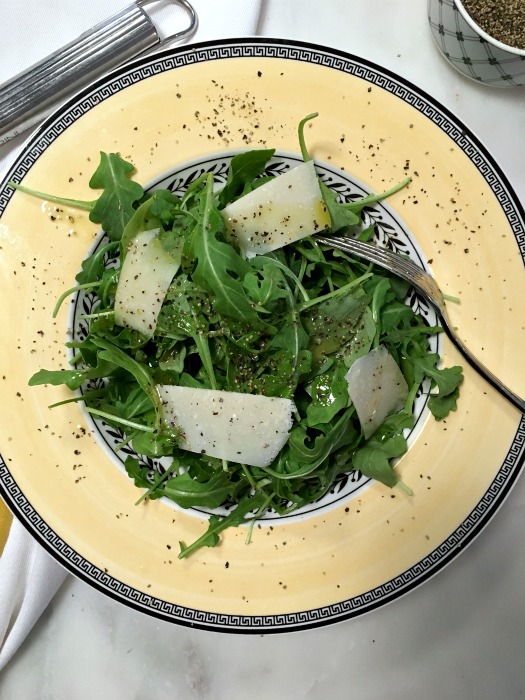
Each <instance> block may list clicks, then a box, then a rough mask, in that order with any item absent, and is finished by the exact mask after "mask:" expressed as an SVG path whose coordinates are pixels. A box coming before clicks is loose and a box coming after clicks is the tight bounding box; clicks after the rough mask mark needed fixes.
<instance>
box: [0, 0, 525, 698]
mask: <svg viewBox="0 0 525 700" xmlns="http://www.w3.org/2000/svg"><path fill="white" fill-rule="evenodd" d="M110 4H111V3H108V2H104V0H92V3H91V6H90V8H89V10H88V9H87V8H85V4H84V3H80V2H78V1H76V2H74V3H73V4H72V5H71V3H64V2H61V1H60V0H58V1H57V2H56V3H53V7H54V8H55V10H54V11H53V14H52V16H51V15H50V14H49V12H50V11H49V10H46V13H47V14H46V13H43V12H44V11H43V10H42V8H41V7H40V9H38V7H37V4H36V3H33V7H32V8H31V6H30V4H27V5H26V6H25V8H26V9H25V11H24V12H23V13H22V11H20V13H19V18H20V22H23V23H24V31H25V32H26V33H27V36H28V37H30V36H31V34H32V32H33V33H35V32H41V33H43V32H44V31H45V32H49V33H50V36H49V39H48V40H49V46H48V47H47V50H48V51H50V50H51V49H53V48H56V46H58V45H60V42H62V43H64V42H65V41H67V40H69V39H70V38H71V37H70V36H69V35H68V36H61V34H60V32H61V29H60V23H59V22H55V20H56V18H57V17H58V16H60V8H64V11H65V8H66V6H67V7H68V12H69V11H70V10H69V7H70V6H71V7H72V8H73V9H72V10H71V13H72V14H73V15H75V13H76V14H77V15H78V17H81V16H82V21H83V22H85V21H87V20H86V16H85V13H88V12H89V13H92V15H93V20H95V21H96V20H97V19H100V18H101V17H104V16H106V15H107V7H108V5H110ZM43 5H45V3H39V6H43ZM3 6H11V7H13V8H14V7H15V6H16V8H17V11H18V7H19V4H18V1H17V0H4V3H3ZM49 6H50V7H51V3H49ZM118 6H119V5H118V4H117V7H118ZM20 7H22V6H20ZM27 8H30V9H32V10H34V12H31V11H29V12H28V11H27ZM57 8H58V10H57ZM84 10H85V12H84ZM2 12H3V10H2ZM83 13H84V15H83ZM11 16H14V13H11ZM78 17H76V18H74V21H80V20H79V19H78ZM55 24H56V26H55ZM80 28H82V27H80ZM3 33H5V31H4V32H3ZM258 33H259V34H260V35H262V36H269V37H285V38H289V39H298V40H303V41H308V42H314V43H319V44H325V45H328V46H331V47H334V48H337V49H340V50H344V51H348V52H350V53H355V54H357V55H359V56H362V57H365V58H366V59H368V60H371V61H374V62H377V63H379V64H381V65H382V66H385V67H386V68H388V69H390V70H391V71H395V72H396V73H398V74H399V75H401V76H402V77H404V78H406V79H408V80H410V81H412V82H413V83H415V84H416V85H417V86H418V87H420V88H422V89H423V90H425V91H426V92H428V93H430V94H431V95H432V96H433V97H434V98H436V99H437V100H439V101H440V102H441V103H443V104H444V105H445V106H446V107H448V109H450V110H451V111H452V112H454V113H455V114H457V115H458V116H459V117H460V118H461V119H462V120H463V121H464V122H465V123H466V124H467V125H468V126H469V127H470V128H471V129H472V131H473V132H474V133H475V134H476V135H477V136H478V137H479V138H480V140H481V141H482V142H483V143H484V144H485V146H486V147H487V148H488V150H489V151H490V152H491V153H492V155H493V156H494V157H495V159H496V160H497V161H498V163H499V165H500V166H501V167H502V169H503V171H504V172H505V174H506V175H507V177H508V179H509V180H510V182H511V184H512V186H513V187H514V189H515V191H516V192H517V194H518V196H521V199H522V201H525V168H524V164H525V139H524V137H523V135H524V134H525V88H512V89H508V90H505V89H499V90H498V89H496V88H486V87H483V86H480V85H478V84H476V83H474V82H472V81H470V80H469V79H467V78H464V77H463V76H461V75H460V74H459V73H457V72H455V71H454V70H453V69H452V68H451V67H449V65H448V64H447V63H446V62H445V60H444V59H443V58H442V57H441V56H440V54H439V53H438V51H437V50H436V48H435V46H434V44H433V40H432V37H431V35H430V31H429V28H428V23H427V16H426V3H424V2H423V0H419V1H418V2H416V1H415V0H405V2H398V3H385V2H383V1H381V0H352V1H351V2H349V1H348V0H323V2H319V1H317V2H315V1H314V0H288V2H282V0H281V1H280V0H263V9H262V14H261V19H260V22H259V27H258ZM53 43H56V46H54V45H53ZM44 50H45V49H44ZM23 53H24V52H23V47H21V45H20V43H15V42H14V41H12V42H11V44H9V42H7V45H6V44H5V42H4V44H3V46H2V63H3V65H2V67H1V68H0V71H1V72H0V80H2V79H6V78H7V77H9V76H10V75H12V74H14V73H16V72H18V71H19V70H20V69H21V68H23V67H24V60H25V59H24V55H23ZM4 59H5V60H4ZM0 156H5V152H2V150H0ZM521 371H523V368H521ZM524 532H525V480H524V479H523V478H521V479H519V480H518V482H517V484H516V486H515V487H514V489H513V491H512V492H511V494H510V495H509V497H508V499H507V500H506V502H505V503H504V505H503V507H502V508H501V509H500V511H499V512H498V513H497V514H496V515H495V517H494V518H493V520H492V521H491V522H490V523H489V525H488V526H487V527H486V528H485V530H484V531H483V532H482V533H481V535H480V536H479V537H478V538H477V539H476V540H475V541H474V542H473V543H472V544H471V545H470V546H469V547H468V548H467V549H466V551H464V552H463V553H462V554H461V556H460V557H458V558H456V559H455V560H454V561H453V562H452V564H450V565H449V566H448V567H447V568H445V569H444V570H442V571H441V572H440V573H439V574H438V575H436V576H434V578H432V579H431V580H430V581H428V582H426V583H425V584H424V585H423V586H421V587H419V588H418V589H416V590H414V591H413V592H411V593H410V594H409V595H407V596H405V597H403V598H401V599H399V600H397V601H395V602H393V603H391V604H389V605H388V606H386V607H384V608H381V609H379V610H376V611H374V612H371V613H369V614H367V615H365V616H363V617H361V618H357V619H354V620H350V621H347V622H342V623H339V624H336V625H334V626H330V627H326V628H321V629H317V630H312V631H305V632H296V633H292V634H288V635H277V636H273V635H269V636H262V635H261V636H238V635H227V634H222V633H212V632H204V631H199V630H192V629H186V628H181V627H177V626H174V625H172V624H170V623H165V622H161V621H159V620H156V619H153V618H150V617H147V616H145V615H144V614H142V613H139V612H135V611H134V610H131V609H128V608H127V607H125V606H123V605H121V604H119V603H117V602H114V601H113V600H110V599H109V598H107V597H105V596H103V595H102V594H101V593H99V592H97V591H96V590H94V589H92V588H90V587H89V586H87V585H86V584H85V583H83V582H81V581H79V580H76V579H74V578H73V577H68V579H67V580H66V582H65V584H64V585H63V587H62V588H61V589H60V590H59V592H58V594H57V595H56V597H55V598H54V600H53V601H52V603H51V605H50V606H49V608H48V609H47V611H46V612H45V614H44V615H43V617H42V618H41V619H40V621H39V622H38V623H37V625H36V626H35V627H34V629H33V631H32V633H31V634H30V636H29V638H28V639H27V640H26V642H25V643H24V645H23V646H22V648H21V650H20V651H19V653H18V654H17V655H16V656H15V658H14V659H13V660H12V662H11V663H10V664H9V665H8V666H7V668H6V669H5V671H4V672H3V674H2V677H1V678H0V698H2V699H4V698H5V699H6V700H9V699H11V698H17V700H33V699H34V698H40V699H42V700H62V699H67V700H84V699H86V700H87V698H97V699H98V700H117V699H119V698H126V700H134V699H136V700H140V699H142V698H147V699H148V700H157V699H158V700H164V699H165V698H183V699H188V700H191V699H193V698H195V699H199V700H208V699H209V700H222V699H226V698H228V700H236V699H237V698H239V699H240V698H257V699H261V700H262V699H264V698H284V699H288V698H294V699H295V698H312V699H314V698H315V699H317V698H319V699H320V698H327V697H332V698H352V699H354V700H359V699H369V698H371V699H374V700H382V699H383V698H384V699H385V700H386V699H387V698H388V699H390V698H407V699H410V698H414V699H416V698H422V697H424V698H427V699H428V700H433V699H434V698H436V699H437V698H454V700H463V699H464V700H471V699H472V698H476V699H477V700H485V699H486V700H489V699H491V700H492V699H493V698H505V699H509V700H510V699H512V698H521V697H525V666H524V664H523V649H524V648H525V606H524V605H523V601H524V581H525V544H524V539H523V533H524Z"/></svg>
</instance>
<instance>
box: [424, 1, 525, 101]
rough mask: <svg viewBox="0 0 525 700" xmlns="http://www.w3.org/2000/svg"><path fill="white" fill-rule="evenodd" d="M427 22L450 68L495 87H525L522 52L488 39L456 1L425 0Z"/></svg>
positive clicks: (524, 61)
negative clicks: (426, 0) (426, 2)
mask: <svg viewBox="0 0 525 700" xmlns="http://www.w3.org/2000/svg"><path fill="white" fill-rule="evenodd" d="M427 9H428V20H429V23H430V29H431V32H432V35H433V37H434V40H435V42H436V44H437V47H438V48H439V49H440V51H441V52H442V54H443V55H444V56H445V58H446V59H447V60H448V61H449V63H450V64H451V65H453V66H454V68H457V70H459V71H460V72H461V73H463V74H464V75H466V76H467V77H469V78H473V79H474V80H477V81H479V82H480V83H484V84H486V85H492V86H495V87H516V86H519V85H525V50H524V49H517V48H514V47H512V46H507V45H505V44H502V43H501V42H500V41H497V40H496V39H494V38H493V37H491V36H489V35H488V34H487V33H486V32H485V31H483V29H481V27H479V26H478V25H477V24H476V23H475V22H474V20H473V19H472V17H470V16H469V15H468V13H467V11H466V10H465V8H464V7H463V4H462V2H460V0H428V4H427Z"/></svg>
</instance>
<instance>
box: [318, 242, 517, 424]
mask: <svg viewBox="0 0 525 700" xmlns="http://www.w3.org/2000/svg"><path fill="white" fill-rule="evenodd" d="M315 240H316V241H317V242H318V243H322V244H323V245H327V246H329V247H330V248H337V249H338V250H342V251H344V252H345V253H350V254H351V255H357V256H358V257H360V258H364V259H365V260H369V261H370V262H373V263H375V264H376V265H379V266H381V267H384V268H385V269H386V270H389V271H390V272H393V273H394V274H395V275H397V276H398V277H401V278H402V279H404V280H406V281H407V282H409V283H410V284H411V285H413V286H414V287H415V288H416V289H417V290H418V291H419V292H421V294H423V295H424V296H425V297H426V298H427V299H428V300H429V302H430V303H431V304H432V306H433V307H434V308H435V309H436V311H437V313H438V314H439V316H440V318H441V321H442V326H443V329H444V331H445V332H446V334H447V335H448V337H449V338H450V340H451V341H452V342H453V343H454V345H455V346H456V347H457V349H458V350H459V351H460V352H461V354H462V355H463V356H464V357H465V359H466V360H467V361H468V362H469V363H470V364H471V365H472V367H473V368H474V369H475V370H476V371H477V372H478V373H479V374H480V375H481V376H482V377H484V379H486V380H487V382H489V384H491V385H492V386H493V387H494V388H495V389H497V391H499V393H500V394H501V395H502V396H504V397H505V398H506V399H507V400H508V401H510V403H511V404H512V405H513V406H515V407H516V408H517V409H518V410H519V411H521V412H522V413H525V401H524V400H523V399H521V398H520V397H519V396H517V395H516V394H515V393H514V392H513V391H511V390H510V389H509V388H508V387H506V386H505V385H504V384H503V383H502V382H501V381H500V380H499V379H498V378H497V377H495V376H494V374H492V372H490V370H488V369H487V368H486V367H485V366H484V365H483V364H482V363H481V362H480V361H479V360H478V359H477V358H476V357H474V355H473V354H472V353H471V352H470V350H469V349H468V348H467V347H466V346H465V344H464V343H463V341H462V340H461V339H460V338H459V336H458V334H457V333H456V331H455V330H454V328H453V326H452V325H451V323H450V320H449V318H448V315H447V310H446V307H445V302H444V301H443V294H442V293H441V291H440V289H439V287H438V285H437V284H436V281H435V280H434V278H433V277H431V276H430V275H429V274H428V273H427V272H425V271H424V270H423V269H421V268H420V267H419V266H418V265H416V264H415V263H413V262H412V261H411V260H409V259H408V258H405V257H403V256H401V255H398V254H397V253H392V252H391V251H390V250H386V249H385V248H380V247H378V246H375V245H372V244H371V243H363V242H362V241H357V240H355V239H354V238H341V237H336V236H334V237H332V238H328V237H326V236H315Z"/></svg>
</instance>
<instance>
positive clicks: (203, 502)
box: [164, 470, 233, 508]
mask: <svg viewBox="0 0 525 700" xmlns="http://www.w3.org/2000/svg"><path fill="white" fill-rule="evenodd" d="M232 490H233V485H232V482H231V481H230V476H229V474H227V472H225V471H223V470H221V471H219V472H217V473H216V474H213V475H212V476H211V477H210V478H209V479H208V480H207V481H204V482H202V481H197V480H196V479H193V478H192V477H191V476H190V475H189V474H188V473H187V472H186V473H185V474H179V476H176V477H175V478H173V479H170V480H169V481H167V482H166V485H165V487H164V492H165V494H166V496H168V497H169V498H171V500H172V501H175V503H177V504H178V505H179V506H180V507H181V508H192V507H193V506H204V507H206V508H218V507H219V506H220V505H221V504H222V503H224V501H226V500H227V498H228V497H229V496H230V495H231V493H232Z"/></svg>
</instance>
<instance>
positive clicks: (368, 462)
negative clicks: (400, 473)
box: [352, 447, 399, 488]
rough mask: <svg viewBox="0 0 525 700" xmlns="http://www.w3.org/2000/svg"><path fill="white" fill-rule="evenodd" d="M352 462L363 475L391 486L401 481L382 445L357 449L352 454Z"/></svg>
mask: <svg viewBox="0 0 525 700" xmlns="http://www.w3.org/2000/svg"><path fill="white" fill-rule="evenodd" d="M352 464H353V466H354V469H356V470H357V471H360V472H361V474H363V476H366V477H368V478H369V479H375V480H376V481H380V482H381V483H382V484H385V486H390V488H392V487H393V486H395V485H396V484H397V483H398V481H399V479H398V477H397V475H396V473H395V471H394V470H393V469H392V465H391V464H390V461H389V458H388V455H387V453H386V452H385V451H384V450H383V449H381V448H380V447H362V448H361V449H360V450H357V452H355V453H354V455H353V456H352Z"/></svg>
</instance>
